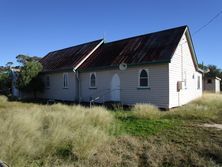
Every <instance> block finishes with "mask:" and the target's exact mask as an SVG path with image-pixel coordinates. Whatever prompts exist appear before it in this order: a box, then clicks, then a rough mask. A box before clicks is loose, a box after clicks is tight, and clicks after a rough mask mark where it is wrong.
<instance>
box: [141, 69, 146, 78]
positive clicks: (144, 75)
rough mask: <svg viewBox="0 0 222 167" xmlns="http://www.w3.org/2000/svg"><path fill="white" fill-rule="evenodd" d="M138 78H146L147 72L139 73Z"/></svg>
mask: <svg viewBox="0 0 222 167" xmlns="http://www.w3.org/2000/svg"><path fill="white" fill-rule="evenodd" d="M140 77H144V78H147V72H146V71H145V70H142V71H141V73H140Z"/></svg>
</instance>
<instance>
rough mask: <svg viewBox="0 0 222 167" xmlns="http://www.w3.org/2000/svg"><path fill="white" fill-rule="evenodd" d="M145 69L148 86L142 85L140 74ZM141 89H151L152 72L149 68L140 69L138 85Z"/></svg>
mask: <svg viewBox="0 0 222 167" xmlns="http://www.w3.org/2000/svg"><path fill="white" fill-rule="evenodd" d="M143 70H145V71H146V73H147V86H140V75H141V72H142V71H143ZM137 88H139V89H149V88H150V73H149V69H145V68H143V69H140V70H139V73H138V87H137Z"/></svg>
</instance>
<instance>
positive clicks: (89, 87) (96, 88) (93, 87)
mask: <svg viewBox="0 0 222 167" xmlns="http://www.w3.org/2000/svg"><path fill="white" fill-rule="evenodd" d="M89 89H97V87H89Z"/></svg>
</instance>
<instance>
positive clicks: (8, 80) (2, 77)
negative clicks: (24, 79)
mask: <svg viewBox="0 0 222 167" xmlns="http://www.w3.org/2000/svg"><path fill="white" fill-rule="evenodd" d="M11 86H12V75H11V72H10V71H9V70H4V71H1V72H0V91H1V93H3V94H5V95H8V94H10V92H11Z"/></svg>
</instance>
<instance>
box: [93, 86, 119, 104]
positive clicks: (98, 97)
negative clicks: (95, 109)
mask: <svg viewBox="0 0 222 167" xmlns="http://www.w3.org/2000/svg"><path fill="white" fill-rule="evenodd" d="M116 90H122V89H112V90H110V91H108V92H106V93H104V94H102V95H101V96H97V97H96V98H94V99H92V100H90V101H89V105H90V108H91V106H92V103H94V102H95V101H97V100H99V99H100V98H101V97H104V96H105V95H107V94H109V93H111V92H114V91H116ZM97 93H98V92H97ZM94 94H95V93H94ZM91 95H92V94H91Z"/></svg>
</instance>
